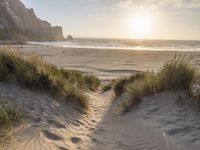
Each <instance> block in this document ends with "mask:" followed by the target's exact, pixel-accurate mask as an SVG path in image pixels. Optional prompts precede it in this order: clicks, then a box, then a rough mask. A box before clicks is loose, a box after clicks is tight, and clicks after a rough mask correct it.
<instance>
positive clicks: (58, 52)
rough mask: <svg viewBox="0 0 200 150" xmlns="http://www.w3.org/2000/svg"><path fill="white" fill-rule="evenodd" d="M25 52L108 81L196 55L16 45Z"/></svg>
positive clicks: (198, 53) (61, 66)
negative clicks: (176, 57)
mask: <svg viewBox="0 0 200 150" xmlns="http://www.w3.org/2000/svg"><path fill="white" fill-rule="evenodd" d="M17 49H19V50H21V51H25V52H33V53H36V54H38V55H41V56H43V57H44V58H45V59H46V60H47V62H49V63H52V64H54V65H56V66H58V67H59V68H63V69H75V70H80V71H83V72H84V73H86V74H94V75H97V76H98V77H99V78H100V79H101V80H111V79H114V78H118V77H123V76H126V75H130V74H132V73H134V72H136V71H155V72H157V71H158V70H159V69H160V68H161V67H162V65H163V64H164V62H166V61H167V60H169V59H171V58H172V57H173V56H174V55H175V54H180V53H181V54H186V55H191V56H193V57H194V59H195V60H196V61H197V62H198V61H199V60H200V52H197V51H196V52H195V51H194V52H192V51H191V52H175V51H139V50H135V51H134V50H114V49H113V50H112V49H87V48H61V47H53V46H37V45H25V46H17Z"/></svg>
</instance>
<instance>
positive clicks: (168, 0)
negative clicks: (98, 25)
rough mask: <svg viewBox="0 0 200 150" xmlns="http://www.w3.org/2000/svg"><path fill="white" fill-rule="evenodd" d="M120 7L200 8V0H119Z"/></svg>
mask: <svg viewBox="0 0 200 150" xmlns="http://www.w3.org/2000/svg"><path fill="white" fill-rule="evenodd" d="M117 6H119V7H134V6H144V7H146V6H151V7H155V8H162V7H167V8H174V9H199V10H200V0H118V4H117Z"/></svg>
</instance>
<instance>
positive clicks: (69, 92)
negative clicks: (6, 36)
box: [0, 48, 100, 109]
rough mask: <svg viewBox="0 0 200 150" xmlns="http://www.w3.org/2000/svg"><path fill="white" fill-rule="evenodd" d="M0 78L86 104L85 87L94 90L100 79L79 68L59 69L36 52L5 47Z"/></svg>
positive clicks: (1, 56)
mask: <svg viewBox="0 0 200 150" xmlns="http://www.w3.org/2000/svg"><path fill="white" fill-rule="evenodd" d="M0 81H2V82H16V83H17V84H19V85H21V86H22V87H25V88H29V89H38V90H45V91H48V92H50V93H51V94H53V95H55V96H64V97H66V100H67V101H71V102H74V101H75V102H78V103H79V104H80V105H81V106H82V107H83V108H86V109H87V108H88V98H87V96H86V95H85V91H87V90H92V91H95V90H96V89H97V88H98V86H99V84H100V81H99V80H98V78H96V77H95V76H84V75H83V74H82V73H81V72H78V71H73V70H70V71H67V70H63V69H58V68H57V67H56V66H54V65H52V64H48V63H46V61H45V60H44V59H43V58H42V57H40V56H37V55H35V54H28V55H26V56H24V55H22V53H20V52H18V51H16V50H13V49H10V48H4V49H1V50H0Z"/></svg>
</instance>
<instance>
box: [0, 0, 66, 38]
mask: <svg viewBox="0 0 200 150" xmlns="http://www.w3.org/2000/svg"><path fill="white" fill-rule="evenodd" d="M16 38H20V39H25V40H37V41H38V40H62V39H63V31H62V28H61V27H59V26H56V27H52V26H51V25H50V24H49V23H48V22H47V21H43V20H41V19H39V18H37V16H36V15H35V13H34V10H33V9H27V8H26V7H25V6H24V4H23V3H22V2H21V1H20V0H0V39H16Z"/></svg>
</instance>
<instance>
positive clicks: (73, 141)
mask: <svg viewBox="0 0 200 150" xmlns="http://www.w3.org/2000/svg"><path fill="white" fill-rule="evenodd" d="M71 141H72V143H74V144H78V143H79V142H80V141H81V139H80V138H78V137H72V138H71Z"/></svg>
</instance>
